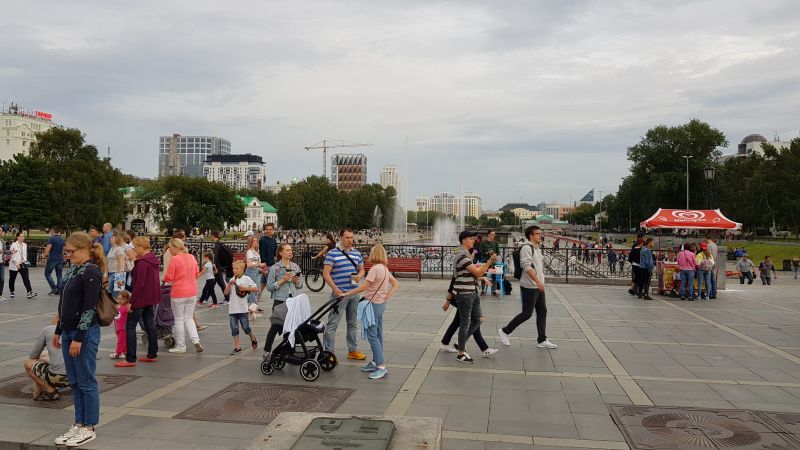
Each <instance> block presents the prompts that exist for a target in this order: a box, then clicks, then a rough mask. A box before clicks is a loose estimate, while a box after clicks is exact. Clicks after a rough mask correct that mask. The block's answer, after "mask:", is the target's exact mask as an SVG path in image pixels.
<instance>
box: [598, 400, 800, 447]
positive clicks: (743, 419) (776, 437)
mask: <svg viewBox="0 0 800 450" xmlns="http://www.w3.org/2000/svg"><path fill="white" fill-rule="evenodd" d="M609 409H610V410H611V415H612V417H613V418H614V421H615V422H616V423H617V425H618V426H619V427H620V430H622V432H623V434H624V435H625V439H626V440H627V441H628V444H629V445H630V446H631V448H634V449H745V448H747V449H751V448H752V449H775V450H777V449H794V448H796V447H795V445H794V444H792V442H793V441H794V439H793V437H792V436H788V435H787V432H786V430H785V429H781V428H780V427H777V426H775V425H774V424H771V423H770V421H768V420H764V419H763V418H762V417H761V414H760V413H758V412H755V411H747V410H704V409H697V408H679V407H658V406H631V405H609ZM784 437H786V438H787V439H784Z"/></svg>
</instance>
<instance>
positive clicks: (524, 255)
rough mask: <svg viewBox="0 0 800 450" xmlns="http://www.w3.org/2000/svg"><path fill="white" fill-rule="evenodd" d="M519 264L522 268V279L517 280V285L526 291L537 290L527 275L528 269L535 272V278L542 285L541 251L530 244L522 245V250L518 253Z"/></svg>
mask: <svg viewBox="0 0 800 450" xmlns="http://www.w3.org/2000/svg"><path fill="white" fill-rule="evenodd" d="M519 263H520V265H521V266H522V277H520V279H519V285H520V286H521V287H524V288H528V289H538V286H536V283H534V282H533V278H531V277H530V275H528V269H531V268H532V269H533V270H534V271H536V277H537V278H538V279H539V281H541V282H542V284H544V256H542V249H541V247H539V246H535V245H534V244H532V243H531V242H525V243H524V244H522V249H521V250H520V252H519Z"/></svg>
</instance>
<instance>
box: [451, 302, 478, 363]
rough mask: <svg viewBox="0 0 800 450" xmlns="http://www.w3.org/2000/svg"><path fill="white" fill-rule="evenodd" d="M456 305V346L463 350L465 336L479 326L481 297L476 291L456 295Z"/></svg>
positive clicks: (472, 332) (465, 342) (473, 332)
mask: <svg viewBox="0 0 800 450" xmlns="http://www.w3.org/2000/svg"><path fill="white" fill-rule="evenodd" d="M455 300H456V304H457V305H458V320H459V323H458V348H459V350H460V351H462V352H463V351H464V349H465V348H467V347H466V345H467V338H469V337H470V336H472V335H473V334H475V331H477V330H479V329H480V328H481V299H480V297H478V294H476V293H469V294H459V295H456V298H455Z"/></svg>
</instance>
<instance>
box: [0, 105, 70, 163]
mask: <svg viewBox="0 0 800 450" xmlns="http://www.w3.org/2000/svg"><path fill="white" fill-rule="evenodd" d="M54 126H56V125H55V124H54V123H53V115H52V114H50V113H46V112H42V111H33V110H28V109H25V108H21V107H20V106H19V105H17V104H16V103H11V104H10V105H9V106H6V105H3V109H2V114H0V161H8V160H10V159H12V158H13V157H14V155H16V154H23V155H27V154H28V151H29V150H30V148H31V145H33V143H34V142H36V133H43V132H45V131H47V130H49V129H50V128H53V127H54Z"/></svg>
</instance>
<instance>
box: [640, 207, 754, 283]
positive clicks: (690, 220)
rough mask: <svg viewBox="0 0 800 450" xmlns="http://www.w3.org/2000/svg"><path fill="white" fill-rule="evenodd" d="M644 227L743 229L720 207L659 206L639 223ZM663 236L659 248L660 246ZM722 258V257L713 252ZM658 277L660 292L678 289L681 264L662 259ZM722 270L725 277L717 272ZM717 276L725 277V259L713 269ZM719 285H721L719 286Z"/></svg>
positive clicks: (659, 263)
mask: <svg viewBox="0 0 800 450" xmlns="http://www.w3.org/2000/svg"><path fill="white" fill-rule="evenodd" d="M639 225H640V226H641V227H642V228H645V229H648V230H651V229H685V230H740V229H741V228H742V224H741V223H738V222H734V221H732V220H730V219H728V218H727V217H725V215H724V214H722V212H721V211H720V210H718V209H662V208H659V209H658V211H656V212H655V214H653V215H652V216H651V217H650V218H649V219H647V220H645V221H644V222H642V223H640V224H639ZM660 240H661V237H660V236H659V243H658V247H659V250H660V249H661V242H660ZM714 258H715V259H717V260H718V261H719V256H718V255H714ZM656 270H657V277H658V292H659V293H660V294H662V295H663V294H666V293H669V292H673V291H674V288H675V286H676V285H675V274H676V273H677V272H678V263H677V262H672V261H659V262H658V264H657V265H656ZM720 272H721V273H722V278H720V277H719V276H718V275H719V273H720ZM714 277H715V278H716V280H717V282H718V283H719V280H720V279H723V280H724V278H725V259H723V260H722V261H721V263H717V265H716V267H715V268H714ZM717 288H719V284H718V286H717Z"/></svg>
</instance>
